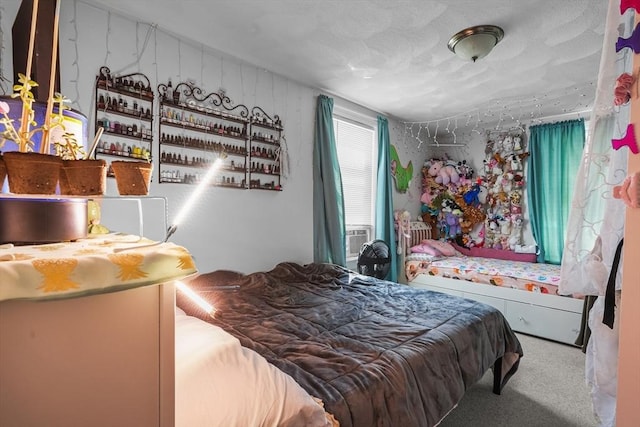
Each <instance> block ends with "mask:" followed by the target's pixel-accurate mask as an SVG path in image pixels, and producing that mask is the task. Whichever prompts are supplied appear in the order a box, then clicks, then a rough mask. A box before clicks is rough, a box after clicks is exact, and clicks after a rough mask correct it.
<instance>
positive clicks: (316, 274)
mask: <svg viewBox="0 0 640 427" xmlns="http://www.w3.org/2000/svg"><path fill="white" fill-rule="evenodd" d="M217 273H218V272H213V273H209V274H205V275H201V276H199V277H197V278H196V279H194V280H193V281H191V286H192V288H194V289H195V290H196V291H197V292H198V293H199V294H200V295H202V296H203V297H204V298H205V299H207V300H208V301H209V302H210V303H211V304H213V305H214V307H215V308H216V310H217V311H216V314H215V316H214V317H211V316H209V315H208V314H206V313H204V312H203V311H202V310H201V309H199V308H198V307H197V306H195V304H193V303H191V302H189V301H187V300H186V299H184V298H180V297H179V299H178V305H179V306H180V307H181V308H182V309H183V310H185V312H187V314H190V315H193V316H197V317H200V318H201V319H203V320H205V321H208V322H210V323H213V324H215V325H218V326H220V327H222V328H223V329H225V330H226V331H227V332H229V333H231V334H232V335H234V336H236V337H237V338H238V339H239V340H240V341H241V343H242V345H244V346H245V347H248V348H251V349H253V350H255V351H257V352H258V353H260V354H261V355H263V356H264V357H265V358H266V359H267V360H268V361H269V362H271V363H272V364H274V365H276V366H277V367H278V368H280V369H281V370H282V371H284V372H286V373H287V374H289V375H291V376H292V377H293V378H294V379H295V380H296V381H297V382H298V383H299V384H300V385H301V386H302V387H303V388H304V389H305V390H307V392H308V393H309V394H311V395H312V396H317V397H319V398H321V399H322V400H323V401H324V404H325V408H326V410H327V411H328V412H330V413H332V414H334V415H335V417H336V418H337V419H338V420H339V421H340V424H341V426H344V427H350V426H362V427H370V426H389V427H391V426H403V427H429V426H434V425H436V424H437V423H438V422H439V421H440V420H441V419H442V418H443V417H444V416H445V415H446V414H447V413H448V412H449V411H450V410H451V409H452V408H454V407H455V405H456V404H457V403H458V402H459V400H460V399H461V398H462V396H463V394H464V392H465V390H466V389H467V388H468V387H470V386H471V385H472V384H474V383H475V382H476V381H478V380H479V379H480V378H481V377H482V376H483V374H484V373H485V372H486V371H487V370H488V369H489V368H491V367H492V365H493V364H494V362H495V361H496V360H498V359H499V358H500V357H502V358H503V359H502V373H503V378H502V380H503V382H505V381H506V380H507V379H508V378H509V377H510V376H511V375H512V374H513V373H514V372H515V371H516V369H517V367H518V363H519V359H520V357H521V356H522V348H521V345H520V343H519V341H518V339H517V337H516V336H515V334H514V333H513V332H512V330H511V328H510V327H509V324H508V323H507V321H506V320H505V319H504V317H503V316H502V314H501V313H500V312H499V311H497V310H496V309H494V308H493V307H490V306H488V305H485V304H481V303H478V302H474V301H471V300H468V299H462V298H457V297H454V296H450V295H445V294H442V293H438V292H430V291H426V290H421V289H416V288H412V287H409V286H406V285H400V284H397V283H393V282H387V281H381V280H376V279H373V278H370V277H364V276H359V275H356V274H353V273H352V272H349V271H348V270H345V269H343V268H341V267H336V266H332V265H327V264H309V265H306V266H301V265H298V264H293V263H282V264H279V265H278V266H276V268H274V269H273V270H271V271H270V272H267V273H254V274H250V275H246V276H245V275H239V274H237V273H236V276H235V277H234V276H233V275H230V274H229V272H220V273H221V275H220V274H217ZM219 285H238V286H239V289H238V290H237V291H231V292H230V291H223V290H218V291H216V288H215V287H216V286H219ZM503 356H504V357H503Z"/></svg>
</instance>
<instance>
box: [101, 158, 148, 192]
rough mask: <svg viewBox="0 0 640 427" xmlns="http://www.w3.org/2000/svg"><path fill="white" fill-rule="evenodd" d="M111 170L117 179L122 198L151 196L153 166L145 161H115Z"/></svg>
mask: <svg viewBox="0 0 640 427" xmlns="http://www.w3.org/2000/svg"><path fill="white" fill-rule="evenodd" d="M111 168H112V169H113V173H114V175H115V177H116V184H117V185H118V193H120V195H121V196H146V195H147V194H149V186H150V184H151V172H152V171H153V165H152V164H151V163H149V162H143V161H140V162H138V161H125V160H114V161H112V162H111Z"/></svg>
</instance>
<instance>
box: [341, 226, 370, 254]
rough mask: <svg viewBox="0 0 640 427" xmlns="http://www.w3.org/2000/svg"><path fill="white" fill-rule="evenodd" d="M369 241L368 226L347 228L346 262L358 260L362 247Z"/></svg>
mask: <svg viewBox="0 0 640 427" xmlns="http://www.w3.org/2000/svg"><path fill="white" fill-rule="evenodd" d="M369 240H371V227H370V226H368V225H363V226H357V227H353V228H351V227H349V228H347V242H346V247H347V260H349V259H355V258H358V253H359V252H360V248H361V247H362V245H364V244H365V243H367V242H368V241H369Z"/></svg>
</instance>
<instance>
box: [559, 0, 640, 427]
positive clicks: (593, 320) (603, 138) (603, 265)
mask: <svg viewBox="0 0 640 427" xmlns="http://www.w3.org/2000/svg"><path fill="white" fill-rule="evenodd" d="M633 25H634V13H633V10H632V9H630V10H627V11H626V13H625V14H624V15H621V14H620V1H619V0H610V1H609V9H608V14H607V22H606V27H605V35H604V44H603V52H602V57H601V62H600V73H599V76H598V86H597V89H596V100H595V104H594V108H593V112H592V115H591V120H590V129H589V135H588V138H587V143H586V145H585V150H584V153H583V158H582V163H581V166H580V170H579V172H578V177H577V185H576V189H575V195H574V200H573V203H572V210H571V213H570V217H569V223H568V226H567V236H566V239H565V242H566V243H565V248H564V253H563V259H562V270H561V271H562V274H561V282H560V286H559V292H560V293H562V294H572V293H578V294H585V295H594V296H597V297H598V298H597V299H596V302H595V303H594V305H593V308H592V309H591V312H590V313H589V327H590V328H591V333H592V335H591V338H590V340H589V344H588V347H587V359H586V370H585V371H586V381H587V383H588V384H589V385H590V387H591V396H592V401H593V407H594V412H595V413H596V415H597V416H598V418H599V420H600V425H601V426H611V427H613V426H615V410H616V408H615V402H616V387H617V356H618V325H617V320H618V319H617V314H618V313H617V312H616V322H615V323H614V328H613V329H610V328H609V327H607V326H606V325H604V324H603V323H602V317H603V313H604V294H605V289H606V286H607V280H608V278H609V272H610V271H611V265H612V262H613V257H614V253H615V250H616V246H617V245H618V242H619V241H620V239H621V238H622V236H623V233H624V216H625V206H624V204H623V203H622V202H621V201H620V200H617V199H614V198H613V187H614V186H615V185H619V184H620V183H621V182H622V181H623V180H624V178H625V177H626V174H627V156H628V148H627V147H622V148H621V149H620V150H617V151H616V150H613V148H612V145H611V140H612V139H614V138H616V139H617V138H622V137H624V135H625V133H626V128H627V124H628V122H629V107H628V106H627V105H623V106H616V107H614V88H615V83H616V79H617V78H618V76H620V74H622V73H623V72H629V73H633V71H632V61H633V59H632V55H633V52H632V51H631V50H630V49H628V48H624V49H622V50H621V51H620V52H616V50H615V45H616V41H617V40H618V38H619V37H623V38H628V37H629V36H630V35H631V32H632V31H633ZM636 77H637V76H636ZM634 96H637V93H635V94H634ZM620 285H621V274H620V272H619V273H618V277H617V279H616V289H618V290H619V289H620ZM618 302H619V299H618V300H617V303H618Z"/></svg>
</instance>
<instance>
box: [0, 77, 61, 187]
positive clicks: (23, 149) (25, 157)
mask: <svg viewBox="0 0 640 427" xmlns="http://www.w3.org/2000/svg"><path fill="white" fill-rule="evenodd" d="M18 82H19V84H17V85H15V86H14V88H13V89H14V93H13V94H12V95H11V97H12V98H20V100H21V101H22V116H21V118H20V127H19V128H16V127H15V126H14V120H13V119H11V118H10V117H9V112H10V108H9V104H8V103H6V102H0V114H1V115H2V117H0V124H2V125H4V131H3V132H2V133H1V134H0V138H1V139H0V148H2V147H3V146H4V144H5V142H6V141H7V140H10V141H14V142H15V143H16V144H17V146H18V150H17V151H8V152H5V153H3V159H4V163H5V166H6V170H7V178H8V180H9V190H10V191H11V192H12V193H16V194H54V193H55V191H56V187H57V185H58V179H59V176H60V168H61V167H62V159H61V158H60V157H58V156H55V155H52V154H47V153H46V151H43V150H41V152H39V153H36V152H34V151H33V146H34V143H33V137H34V135H35V134H36V133H38V132H40V133H42V142H41V144H47V141H48V134H49V131H50V130H51V129H53V128H56V127H59V126H63V125H62V119H63V116H62V114H63V113H62V111H63V110H64V108H65V107H64V99H63V97H62V96H61V95H59V94H56V98H55V101H56V102H57V103H58V113H57V114H55V116H54V117H49V118H48V119H47V122H48V123H45V124H43V125H42V126H40V127H37V128H33V129H31V125H35V124H37V123H35V121H34V119H33V117H34V110H33V102H34V98H33V94H32V93H31V89H32V88H33V87H35V86H37V85H38V84H37V83H36V82H34V81H33V80H31V79H29V78H28V77H27V76H25V75H24V74H21V73H20V74H18Z"/></svg>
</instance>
